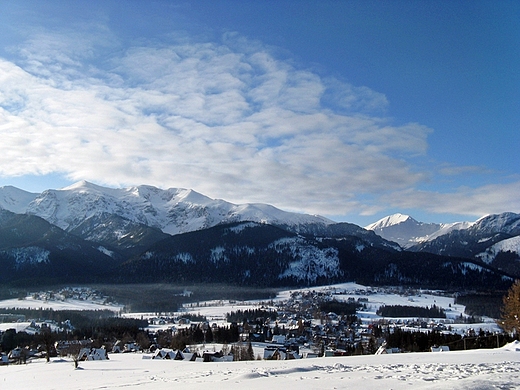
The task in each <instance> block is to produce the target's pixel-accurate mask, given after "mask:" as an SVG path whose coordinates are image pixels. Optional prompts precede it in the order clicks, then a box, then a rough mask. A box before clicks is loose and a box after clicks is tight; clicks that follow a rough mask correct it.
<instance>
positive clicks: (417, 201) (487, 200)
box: [382, 181, 520, 217]
mask: <svg viewBox="0 0 520 390" xmlns="http://www.w3.org/2000/svg"><path fill="white" fill-rule="evenodd" d="M519 193H520V181H513V182H510V183H506V184H488V185H483V186H478V187H459V188H456V189H454V190H453V191H446V192H432V191H418V190H415V189H407V190H405V191H399V192H394V193H392V194H391V195H388V196H385V197H384V198H383V199H382V201H384V202H385V204H390V205H392V206H394V207H401V208H421V209H423V210H426V211H429V212H432V213H439V214H446V213H449V214H459V215H468V216H474V217H480V216H483V215H486V214H498V213H503V212H505V211H514V212H518V211H519V210H520V198H519V196H518V194H519Z"/></svg>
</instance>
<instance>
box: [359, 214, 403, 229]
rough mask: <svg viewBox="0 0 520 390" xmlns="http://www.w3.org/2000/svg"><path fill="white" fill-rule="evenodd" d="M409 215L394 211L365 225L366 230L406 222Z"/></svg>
mask: <svg viewBox="0 0 520 390" xmlns="http://www.w3.org/2000/svg"><path fill="white" fill-rule="evenodd" d="M410 218H411V217H410V216H409V215H406V214H401V213H396V214H392V215H389V216H387V217H384V218H381V219H380V220H379V221H376V222H374V223H371V224H370V225H368V226H365V229H366V230H377V229H384V228H386V227H389V226H394V225H398V224H400V223H403V222H406V221H407V220H408V219H410Z"/></svg>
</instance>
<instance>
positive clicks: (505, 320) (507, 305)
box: [499, 279, 520, 336]
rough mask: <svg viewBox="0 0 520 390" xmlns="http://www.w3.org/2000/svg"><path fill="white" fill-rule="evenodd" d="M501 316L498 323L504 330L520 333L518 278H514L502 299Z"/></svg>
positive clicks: (519, 283)
mask: <svg viewBox="0 0 520 390" xmlns="http://www.w3.org/2000/svg"><path fill="white" fill-rule="evenodd" d="M503 303H504V306H503V307H502V317H501V318H500V320H499V325H500V327H501V328H502V329H504V330H505V331H506V332H509V333H512V334H513V335H515V336H516V335H518V334H519V333H520V279H518V280H516V281H515V282H514V283H513V285H512V286H511V288H510V289H509V291H508V293H507V295H506V296H504V299H503Z"/></svg>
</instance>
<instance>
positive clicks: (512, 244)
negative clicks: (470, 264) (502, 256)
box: [477, 236, 520, 264]
mask: <svg viewBox="0 0 520 390" xmlns="http://www.w3.org/2000/svg"><path fill="white" fill-rule="evenodd" d="M501 252H502V253H505V252H510V253H511V254H516V256H517V257H518V258H520V236H516V237H513V238H508V239H507V240H502V241H499V242H497V243H496V244H495V245H493V246H490V247H489V248H487V249H486V251H485V252H482V253H479V254H478V255H477V257H479V258H480V259H482V261H484V262H485V263H488V264H490V263H491V262H492V261H493V260H494V259H495V258H496V256H497V255H498V254H499V253H501Z"/></svg>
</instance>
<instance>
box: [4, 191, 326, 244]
mask: <svg viewBox="0 0 520 390" xmlns="http://www.w3.org/2000/svg"><path fill="white" fill-rule="evenodd" d="M0 207H1V208H4V209H6V210H9V211H12V212H15V213H29V214H34V215H37V216H39V217H42V218H44V219H45V220H47V221H48V222H50V223H52V224H54V225H57V226H59V227H60V228H62V229H64V230H71V229H73V228H74V227H76V226H77V225H79V224H80V223H81V222H83V221H85V220H86V219H88V218H92V217H96V216H100V215H102V214H104V213H108V214H115V215H118V216H121V217H123V218H126V219H128V220H130V221H133V222H138V223H142V224H145V225H148V226H152V227H156V228H159V229H161V230H162V231H163V232H165V233H169V234H178V233H184V232H189V231H194V230H200V229H205V228H208V227H212V226H215V225H218V224H220V223H228V222H238V221H252V222H260V223H272V224H285V225H289V226H297V225H299V224H309V223H315V224H321V225H328V224H332V223H334V221H332V220H329V219H327V218H324V217H321V216H315V215H308V214H299V213H291V212H286V211H282V210H280V209H277V208H276V207H273V206H270V205H265V204H241V205H236V204H233V203H229V202H226V201H224V200H220V199H211V198H209V197H207V196H205V195H202V194H200V193H198V192H196V191H193V190H190V189H184V188H170V189H167V190H162V189H159V188H156V187H153V186H146V185H142V186H137V187H129V188H119V189H114V188H107V187H102V186H98V185H95V184H92V183H89V182H86V181H81V182H78V183H75V184H73V185H71V186H69V187H65V188H63V189H60V190H46V191H44V192H42V193H41V194H31V193H28V192H25V191H22V190H19V189H17V188H15V187H0Z"/></svg>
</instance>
